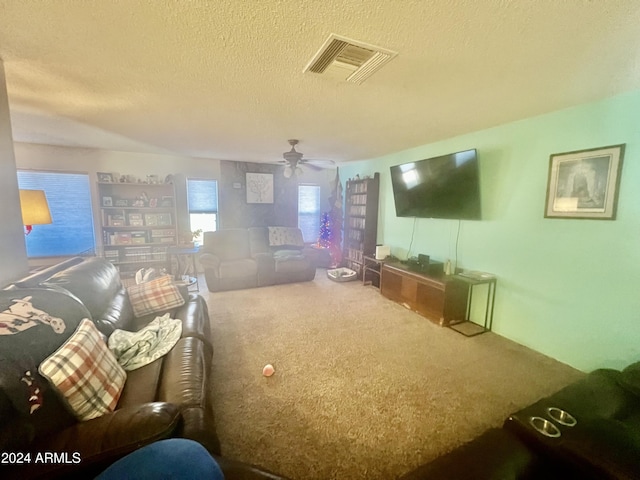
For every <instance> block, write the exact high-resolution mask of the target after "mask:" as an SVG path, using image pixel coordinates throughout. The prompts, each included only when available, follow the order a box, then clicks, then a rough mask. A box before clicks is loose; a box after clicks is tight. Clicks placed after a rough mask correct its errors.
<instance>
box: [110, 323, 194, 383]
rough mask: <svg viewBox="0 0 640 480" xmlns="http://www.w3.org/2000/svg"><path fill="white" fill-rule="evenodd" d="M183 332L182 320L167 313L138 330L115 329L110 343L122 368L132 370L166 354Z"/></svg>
mask: <svg viewBox="0 0 640 480" xmlns="http://www.w3.org/2000/svg"><path fill="white" fill-rule="evenodd" d="M181 334H182V321H181V320H175V319H172V318H170V317H169V314H168V313H166V314H164V315H163V316H161V317H156V318H155V319H153V320H152V321H151V322H149V324H148V325H147V326H145V327H144V328H142V329H141V330H139V331H137V332H127V331H125V330H114V331H113V333H112V334H111V336H110V337H109V342H108V345H109V348H110V349H111V351H112V352H113V353H114V355H115V356H116V358H117V359H118V363H119V364H120V365H121V366H122V368H124V369H125V370H127V371H131V370H135V369H137V368H140V367H143V366H145V365H147V364H149V363H151V362H153V361H154V360H157V359H158V358H160V357H162V356H163V355H166V354H167V352H169V350H171V349H172V348H173V346H174V345H175V344H176V343H177V342H178V340H179V339H180V335H181Z"/></svg>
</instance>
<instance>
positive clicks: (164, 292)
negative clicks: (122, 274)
mask: <svg viewBox="0 0 640 480" xmlns="http://www.w3.org/2000/svg"><path fill="white" fill-rule="evenodd" d="M127 293H128V294H129V301H130V302H131V306H132V307H133V314H134V315H135V316H136V317H143V316H145V315H148V314H150V313H157V312H163V311H166V310H169V309H171V308H174V307H179V306H180V305H184V297H183V296H182V295H181V294H180V290H178V287H177V286H176V285H175V284H174V283H173V280H172V279H171V275H164V276H162V277H159V278H156V279H155V280H151V281H149V282H144V283H141V284H139V285H132V286H130V287H129V288H128V289H127Z"/></svg>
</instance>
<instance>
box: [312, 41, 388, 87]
mask: <svg viewBox="0 0 640 480" xmlns="http://www.w3.org/2000/svg"><path fill="white" fill-rule="evenodd" d="M396 55H397V52H393V51H391V50H387V49H385V48H381V47H376V46H375V45H370V44H368V43H363V42H358V41H356V40H351V39H350V38H346V37H341V36H339V35H336V34H333V33H332V34H331V35H329V38H327V40H326V41H325V42H324V45H322V47H321V48H320V50H318V52H317V53H316V54H315V55H314V56H313V58H312V59H311V61H310V62H309V63H308V64H307V66H306V67H305V68H304V71H305V72H313V73H321V74H325V75H329V76H331V77H334V78H338V79H341V80H346V81H347V82H353V83H357V84H360V83H362V82H364V81H365V80H366V79H367V78H369V77H370V76H371V75H373V73H375V72H376V71H377V70H378V69H379V68H380V67H382V66H383V65H384V64H385V63H387V62H388V61H389V60H391V59H393V57H395V56H396Z"/></svg>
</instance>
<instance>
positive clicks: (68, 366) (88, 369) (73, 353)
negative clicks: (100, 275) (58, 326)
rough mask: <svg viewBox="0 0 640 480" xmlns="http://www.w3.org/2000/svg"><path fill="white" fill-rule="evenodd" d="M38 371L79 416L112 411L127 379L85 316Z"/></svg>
mask: <svg viewBox="0 0 640 480" xmlns="http://www.w3.org/2000/svg"><path fill="white" fill-rule="evenodd" d="M38 371H39V372H40V374H41V375H42V376H43V377H45V378H46V379H47V380H49V382H50V383H51V384H52V385H53V386H54V387H55V388H56V389H57V390H58V392H59V393H60V394H61V395H62V396H63V397H64V398H65V399H66V401H67V403H68V405H69V407H70V408H71V410H72V411H73V412H74V413H75V415H76V416H77V417H78V418H79V419H80V420H90V419H92V418H96V417H100V416H102V415H104V414H105V413H108V412H112V411H113V410H114V409H115V408H116V405H117V403H118V399H119V398H120V394H121V393H122V389H123V388H124V383H125V381H126V379H127V374H126V372H125V371H124V370H123V369H122V367H121V366H120V365H119V364H118V360H117V359H116V357H115V355H114V354H113V353H111V350H109V348H108V347H107V344H106V343H105V342H104V340H103V339H102V335H101V334H100V332H99V331H98V329H97V328H96V326H95V325H94V324H93V322H92V321H91V320H88V319H84V320H83V321H82V322H81V323H80V326H79V327H78V329H77V330H76V331H75V333H74V334H73V335H72V336H71V337H70V338H69V340H67V341H66V342H65V343H64V345H62V346H61V347H60V348H59V349H58V350H56V352H55V353H53V354H52V355H51V356H49V357H48V358H46V359H45V360H44V361H43V362H42V363H41V364H40V367H39V368H38Z"/></svg>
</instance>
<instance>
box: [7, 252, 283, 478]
mask: <svg viewBox="0 0 640 480" xmlns="http://www.w3.org/2000/svg"><path fill="white" fill-rule="evenodd" d="M181 294H182V295H183V297H184V298H185V303H184V305H182V306H179V307H177V308H174V309H172V310H171V311H170V316H171V318H177V319H180V320H181V321H182V334H181V338H180V339H179V340H178V342H177V344H176V345H175V346H174V347H173V348H172V349H171V350H170V351H169V353H168V354H166V355H165V356H163V357H161V358H159V359H157V360H155V361H154V362H152V363H150V364H148V365H146V366H143V367H141V368H139V369H137V370H133V371H130V372H127V373H128V375H127V380H126V383H125V386H124V390H123V391H122V394H121V396H120V398H119V400H118V404H117V407H116V409H115V411H113V412H111V413H107V414H105V415H103V416H100V417H97V418H93V419H91V420H86V421H78V420H77V419H76V418H75V417H73V416H72V415H71V414H70V413H69V412H68V410H67V409H65V408H63V406H62V404H56V401H55V399H52V395H53V393H52V392H45V395H44V402H43V408H40V409H38V410H36V411H35V412H33V413H32V414H29V413H26V414H25V413H24V412H19V411H18V410H17V409H16V408H14V404H12V400H11V398H10V396H9V395H8V393H7V391H5V390H2V388H4V387H5V386H6V385H9V383H8V381H7V380H6V378H7V377H6V376H5V377H2V376H0V452H23V453H27V452H30V453H31V457H30V462H22V463H21V464H19V463H17V462H11V463H12V464H11V465H6V464H5V465H0V476H1V477H2V478H21V479H24V478H59V477H66V478H68V477H69V476H73V477H74V478H92V477H93V476H94V475H95V474H97V473H99V472H100V471H101V470H103V469H104V468H105V467H106V466H108V465H110V464H111V463H113V462H114V461H115V460H117V459H119V458H121V457H122V456H124V455H126V454H128V453H130V452H131V451H133V450H135V449H137V448H140V447H141V446H143V445H146V444H148V443H151V442H153V441H156V440H160V439H163V438H171V437H183V438H189V439H193V440H197V441H198V442H200V443H202V444H203V445H204V446H205V447H206V448H207V449H208V450H209V451H210V452H211V453H212V454H213V455H214V457H215V458H216V460H217V461H218V462H219V464H220V465H221V467H222V469H223V471H224V473H225V478H226V479H227V480H233V479H264V478H270V479H278V478H281V477H278V476H276V475H273V474H271V473H269V472H265V471H262V470H260V469H258V468H255V467H253V466H251V465H246V464H243V463H239V462H235V461H233V460H230V459H226V458H224V457H222V456H221V455H220V443H219V440H218V437H217V434H216V429H215V421H214V415H213V408H212V395H213V394H214V388H213V386H212V384H211V360H212V355H213V347H212V343H211V331H210V324H209V316H208V309H207V305H206V302H205V301H204V299H203V298H202V297H200V296H199V295H196V294H188V293H187V292H186V291H181ZM12 297H16V298H30V299H31V301H32V302H33V303H34V305H35V304H36V302H37V301H38V299H40V300H42V299H43V298H46V299H47V302H44V304H46V305H50V306H51V308H52V309H53V310H52V311H55V312H56V313H55V315H57V316H59V317H60V318H64V317H65V316H66V315H72V313H71V312H72V311H73V315H76V316H77V315H82V316H84V317H87V318H89V319H90V320H92V321H93V322H94V324H95V325H96V326H97V327H98V329H99V330H100V332H101V333H102V334H104V335H105V336H107V337H108V336H109V335H110V334H111V332H113V330H114V329H124V330H132V331H135V330H138V329H139V328H141V327H142V326H144V325H146V324H147V323H148V322H150V321H151V320H152V319H153V318H155V317H156V316H157V315H161V314H162V313H163V312H161V313H155V314H152V315H148V316H146V317H142V318H135V317H134V314H133V311H132V306H131V303H130V301H129V298H128V295H127V291H126V289H125V288H124V287H123V286H122V283H121V281H120V278H119V275H118V272H117V270H116V268H115V267H114V266H113V265H112V264H111V263H109V262H107V261H105V260H103V259H100V258H86V259H85V258H73V259H70V260H69V261H67V262H63V263H62V264H59V265H56V266H54V267H51V268H49V269H47V270H44V271H42V272H39V273H37V274H35V275H32V276H30V277H27V278H24V279H22V280H20V281H17V282H15V283H13V284H12V285H9V286H8V287H6V288H5V289H4V290H2V291H0V299H3V301H4V302H5V304H7V302H11V301H13V300H11V298H12ZM40 304H43V302H40ZM65 305H66V307H65ZM56 308H57V310H56ZM67 318H69V317H67ZM35 330H36V328H34V329H33V331H35ZM34 348H35V347H34ZM0 353H1V352H0ZM24 355H25V361H26V360H32V358H31V357H33V355H31V354H30V352H28V351H25V352H24ZM3 360H4V361H5V362H8V360H6V359H4V358H0V361H3ZM13 363H14V364H15V363H18V364H19V363H20V359H19V358H18V359H17V361H16V359H13ZM3 378H5V380H4V384H3V383H2V382H3ZM45 452H53V453H56V454H58V455H59V456H58V457H57V459H58V461H55V462H35V461H34V460H35V459H36V456H37V455H38V453H40V454H42V453H45ZM67 460H68V461H67ZM78 460H79V461H78Z"/></svg>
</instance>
